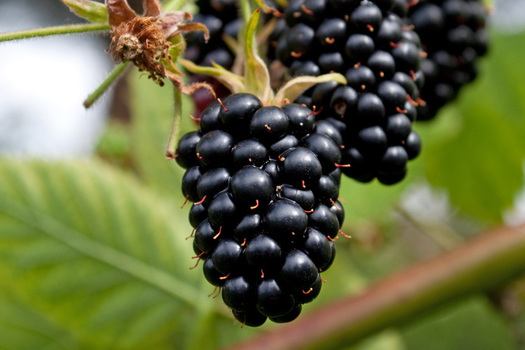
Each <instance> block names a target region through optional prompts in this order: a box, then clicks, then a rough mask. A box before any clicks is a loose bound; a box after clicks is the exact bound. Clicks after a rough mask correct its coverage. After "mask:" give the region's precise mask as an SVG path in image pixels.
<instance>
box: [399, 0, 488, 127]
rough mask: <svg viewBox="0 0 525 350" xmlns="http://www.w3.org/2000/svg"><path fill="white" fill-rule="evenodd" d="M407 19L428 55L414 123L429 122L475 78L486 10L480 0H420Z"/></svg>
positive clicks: (484, 45)
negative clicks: (420, 98) (418, 121)
mask: <svg viewBox="0 0 525 350" xmlns="http://www.w3.org/2000/svg"><path fill="white" fill-rule="evenodd" d="M401 1H402V2H405V1H408V0H401ZM408 16H409V18H408V23H409V24H412V25H413V26H414V30H415V31H416V32H417V33H418V34H419V36H420V38H421V42H422V45H423V49H424V50H425V51H426V52H427V53H428V58H427V59H425V60H424V61H423V64H422V70H423V72H424V74H425V85H424V86H423V88H422V90H421V97H422V99H423V100H424V101H425V102H426V104H425V105H421V106H419V107H418V120H429V119H432V118H433V117H434V116H435V115H436V113H437V111H438V110H439V109H440V108H441V107H442V106H444V105H445V104H447V103H448V102H450V101H452V100H453V99H455V98H456V96H457V94H458V92H459V90H460V88H461V87H462V86H464V85H466V84H468V83H470V82H471V81H472V80H474V79H475V78H476V76H477V68H476V65H477V62H478V60H479V57H481V56H484V55H485V54H486V52H487V47H488V38H487V33H486V30H485V27H486V22H487V10H486V8H485V6H484V4H483V2H482V1H481V0H421V1H419V2H418V3H417V4H416V5H414V6H411V7H410V9H409V12H408Z"/></svg>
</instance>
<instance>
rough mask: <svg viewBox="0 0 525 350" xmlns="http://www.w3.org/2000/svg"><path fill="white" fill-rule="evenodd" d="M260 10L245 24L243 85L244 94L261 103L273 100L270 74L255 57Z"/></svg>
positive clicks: (264, 65) (262, 62)
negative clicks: (248, 94)
mask: <svg viewBox="0 0 525 350" xmlns="http://www.w3.org/2000/svg"><path fill="white" fill-rule="evenodd" d="M260 12H261V9H260V8H257V9H256V10H255V11H254V12H253V13H252V15H251V16H250V18H249V20H248V22H247V23H246V29H245V35H244V40H245V52H246V67H245V73H244V74H245V75H244V83H245V85H246V92H249V93H251V94H254V95H255V96H257V97H259V98H260V99H261V101H263V102H265V101H271V100H273V91H272V89H271V87H270V73H269V72H268V67H267V66H266V64H265V63H264V61H263V60H262V59H261V58H260V57H259V56H258V55H257V51H256V50H257V47H256V46H257V41H256V38H255V32H256V30H257V26H258V23H259V14H260Z"/></svg>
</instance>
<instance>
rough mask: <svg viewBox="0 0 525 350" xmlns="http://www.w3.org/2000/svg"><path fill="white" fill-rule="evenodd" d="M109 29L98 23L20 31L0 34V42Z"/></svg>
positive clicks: (105, 25) (106, 25)
mask: <svg viewBox="0 0 525 350" xmlns="http://www.w3.org/2000/svg"><path fill="white" fill-rule="evenodd" d="M109 29H110V27H109V25H108V24H100V23H88V24H74V25H67V26H57V27H48V28H38V29H29V30H21V31H17V32H7V33H2V34H0V42H2V41H10V40H19V39H28V38H37V37H42V36H49V35H63V34H74V33H85V32H95V31H101V30H109Z"/></svg>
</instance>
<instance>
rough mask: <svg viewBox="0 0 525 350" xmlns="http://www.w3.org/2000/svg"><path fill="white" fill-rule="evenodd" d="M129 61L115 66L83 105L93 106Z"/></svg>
mask: <svg viewBox="0 0 525 350" xmlns="http://www.w3.org/2000/svg"><path fill="white" fill-rule="evenodd" d="M129 63H130V62H129V61H128V62H123V63H120V64H118V65H117V66H115V68H114V69H113V70H112V71H111V73H109V75H108V76H107V78H106V79H105V80H104V81H103V82H102V84H100V85H99V86H98V87H97V88H96V89H95V91H93V92H92V93H91V94H90V95H89V96H88V97H87V98H86V100H85V101H84V103H83V105H84V107H86V109H87V108H89V107H91V106H93V104H94V103H95V102H96V101H97V100H98V99H99V98H100V96H102V95H103V94H104V93H105V92H106V91H107V90H108V89H109V88H110V87H111V85H112V84H113V83H114V82H115V81H116V80H117V79H118V78H119V77H120V76H121V74H122V73H123V72H124V71H125V70H126V68H127V67H128V66H129Z"/></svg>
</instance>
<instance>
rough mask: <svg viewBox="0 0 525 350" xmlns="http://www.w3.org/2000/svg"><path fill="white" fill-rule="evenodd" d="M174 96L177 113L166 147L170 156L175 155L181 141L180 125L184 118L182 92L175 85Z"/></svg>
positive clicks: (167, 154)
mask: <svg viewBox="0 0 525 350" xmlns="http://www.w3.org/2000/svg"><path fill="white" fill-rule="evenodd" d="M173 97H174V99H175V101H174V103H175V114H174V116H173V126H172V128H171V135H170V139H169V140H168V147H167V148H166V156H167V157H168V158H173V157H175V149H176V148H177V143H178V142H179V134H180V128H181V126H180V125H181V120H182V94H181V93H180V91H179V90H178V89H177V88H176V87H175V86H174V87H173Z"/></svg>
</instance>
